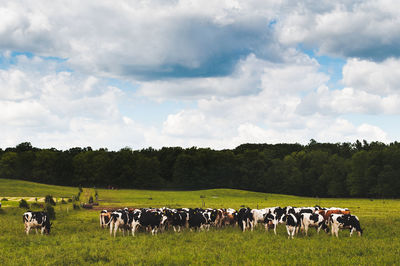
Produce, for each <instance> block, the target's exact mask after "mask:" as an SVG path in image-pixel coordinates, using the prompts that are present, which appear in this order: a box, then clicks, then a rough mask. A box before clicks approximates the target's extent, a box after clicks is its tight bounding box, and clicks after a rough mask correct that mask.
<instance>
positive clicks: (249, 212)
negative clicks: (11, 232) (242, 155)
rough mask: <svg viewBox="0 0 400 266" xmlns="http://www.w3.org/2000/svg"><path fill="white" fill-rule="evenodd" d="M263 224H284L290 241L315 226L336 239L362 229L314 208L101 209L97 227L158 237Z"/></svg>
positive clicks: (345, 212)
mask: <svg viewBox="0 0 400 266" xmlns="http://www.w3.org/2000/svg"><path fill="white" fill-rule="evenodd" d="M258 224H263V225H264V227H265V229H266V230H267V231H268V229H270V228H271V229H273V230H274V233H275V234H276V228H277V226H278V225H279V224H285V225H286V229H287V233H288V235H289V238H294V236H295V235H296V234H298V232H299V230H300V229H301V230H302V231H303V233H305V234H306V235H307V234H308V229H309V227H316V229H317V232H318V233H319V231H320V230H321V229H322V230H324V231H325V232H327V233H328V232H329V227H331V232H332V235H336V237H338V234H339V229H345V228H346V229H350V236H351V235H352V234H353V232H354V231H356V232H357V233H358V235H359V236H361V234H362V231H363V230H362V229H361V226H360V222H359V219H358V217H357V216H355V215H351V214H350V210H349V209H341V208H322V207H319V206H315V207H303V208H295V207H290V206H289V207H284V208H281V207H273V208H264V209H250V208H242V209H240V210H238V211H237V210H235V209H199V208H195V209H191V208H180V209H170V208H165V207H164V208H159V209H152V208H142V209H128V208H125V209H119V210H115V211H108V210H103V211H101V212H100V226H101V227H102V228H106V227H109V228H110V234H111V235H112V234H114V237H115V236H116V233H117V231H118V230H121V231H122V234H123V235H125V232H127V234H128V235H129V231H131V232H132V236H135V232H136V231H137V229H138V228H143V229H144V230H147V231H151V233H152V234H153V235H154V234H157V232H158V230H160V231H164V230H168V229H173V230H174V231H175V232H176V231H178V232H179V231H181V230H182V228H190V229H197V230H209V228H210V227H211V226H213V227H216V228H221V227H225V226H239V227H240V229H241V230H242V231H246V230H251V231H253V229H254V228H255V227H256V226H257V225H258Z"/></svg>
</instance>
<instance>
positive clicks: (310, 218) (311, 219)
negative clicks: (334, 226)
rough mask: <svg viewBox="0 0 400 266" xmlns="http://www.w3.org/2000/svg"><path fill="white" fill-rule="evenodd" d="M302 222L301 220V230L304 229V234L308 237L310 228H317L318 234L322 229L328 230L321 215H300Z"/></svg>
mask: <svg viewBox="0 0 400 266" xmlns="http://www.w3.org/2000/svg"><path fill="white" fill-rule="evenodd" d="M300 220H301V228H302V229H304V232H305V233H306V235H308V228H309V227H316V228H317V233H318V234H319V231H320V230H321V229H323V230H325V231H327V230H328V227H327V225H326V223H325V220H324V217H323V216H322V215H321V214H318V213H302V214H301V215H300Z"/></svg>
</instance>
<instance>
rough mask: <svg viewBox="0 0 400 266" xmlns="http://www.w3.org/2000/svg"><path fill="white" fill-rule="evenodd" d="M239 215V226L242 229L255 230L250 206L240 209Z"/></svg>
mask: <svg viewBox="0 0 400 266" xmlns="http://www.w3.org/2000/svg"><path fill="white" fill-rule="evenodd" d="M237 217H238V218H237V219H238V224H239V227H240V229H242V231H243V232H244V231H246V229H247V228H250V230H251V231H253V227H254V218H253V215H252V213H251V209H250V208H242V209H240V210H239V211H238V215H237Z"/></svg>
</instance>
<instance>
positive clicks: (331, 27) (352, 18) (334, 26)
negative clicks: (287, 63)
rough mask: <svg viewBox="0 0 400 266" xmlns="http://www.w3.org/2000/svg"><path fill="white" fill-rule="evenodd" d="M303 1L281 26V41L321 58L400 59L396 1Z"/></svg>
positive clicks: (278, 32) (295, 6) (399, 31)
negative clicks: (302, 47) (304, 48)
mask: <svg viewBox="0 0 400 266" xmlns="http://www.w3.org/2000/svg"><path fill="white" fill-rule="evenodd" d="M315 6H316V5H315V3H314V2H313V1H300V2H297V5H294V6H293V8H292V9H288V10H287V11H288V12H287V14H284V15H283V16H282V18H281V19H280V20H279V22H278V25H277V34H278V36H279V40H280V41H281V42H282V43H285V44H287V45H296V44H298V43H302V44H305V45H306V46H308V47H309V48H311V49H315V50H317V51H319V53H320V54H328V55H335V56H338V55H339V56H345V57H347V56H349V57H361V58H376V59H385V58H388V57H391V56H400V48H399V47H400V38H399V36H400V16H399V14H398V12H397V10H398V9H399V8H400V4H399V2H398V1H396V0H378V1H376V0H368V1H319V2H318V5H317V6H319V8H318V9H317V8H316V7H315Z"/></svg>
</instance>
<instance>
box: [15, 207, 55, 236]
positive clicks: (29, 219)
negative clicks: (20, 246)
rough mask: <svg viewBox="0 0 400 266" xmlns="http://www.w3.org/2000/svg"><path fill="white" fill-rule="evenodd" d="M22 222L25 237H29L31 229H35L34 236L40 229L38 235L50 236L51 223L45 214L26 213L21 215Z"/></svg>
mask: <svg viewBox="0 0 400 266" xmlns="http://www.w3.org/2000/svg"><path fill="white" fill-rule="evenodd" d="M22 220H23V222H24V224H25V232H26V234H27V235H29V231H30V230H31V228H34V229H35V231H36V234H37V233H38V231H37V229H38V228H40V229H41V232H40V233H41V234H42V235H43V233H45V234H46V235H48V234H50V229H51V226H52V223H51V222H50V219H49V216H48V215H47V212H32V211H27V212H25V213H24V214H23V215H22Z"/></svg>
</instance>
